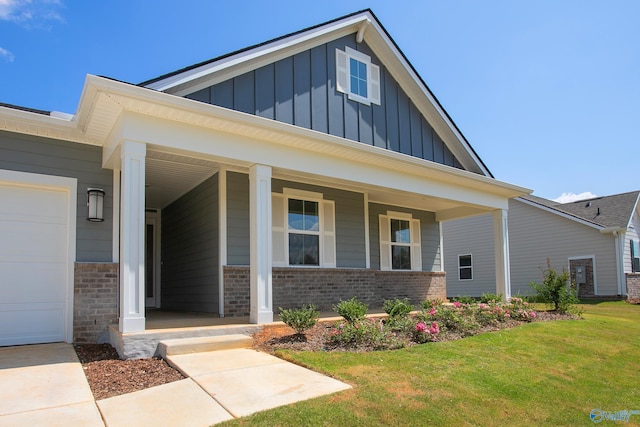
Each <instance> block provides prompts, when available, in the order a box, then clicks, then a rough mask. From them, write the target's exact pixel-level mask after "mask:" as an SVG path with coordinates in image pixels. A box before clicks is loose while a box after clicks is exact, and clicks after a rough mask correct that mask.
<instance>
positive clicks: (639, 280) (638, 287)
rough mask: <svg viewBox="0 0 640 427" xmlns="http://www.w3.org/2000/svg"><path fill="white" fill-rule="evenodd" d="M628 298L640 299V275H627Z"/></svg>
mask: <svg viewBox="0 0 640 427" xmlns="http://www.w3.org/2000/svg"><path fill="white" fill-rule="evenodd" d="M626 276H627V298H628V299H640V273H627V274H626Z"/></svg>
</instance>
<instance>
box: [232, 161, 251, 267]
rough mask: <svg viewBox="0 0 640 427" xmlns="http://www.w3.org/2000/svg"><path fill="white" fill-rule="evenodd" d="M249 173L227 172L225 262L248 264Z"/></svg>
mask: <svg viewBox="0 0 640 427" xmlns="http://www.w3.org/2000/svg"><path fill="white" fill-rule="evenodd" d="M249 231H250V227H249V175H247V174H243V173H237V172H227V264H228V265H249V262H250V253H249V251H250V247H249V238H250V235H249Z"/></svg>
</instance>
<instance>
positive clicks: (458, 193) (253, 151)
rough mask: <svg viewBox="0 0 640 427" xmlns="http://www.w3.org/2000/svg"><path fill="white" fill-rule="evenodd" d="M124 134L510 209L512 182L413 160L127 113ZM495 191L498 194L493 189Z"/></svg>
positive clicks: (158, 143)
mask: <svg viewBox="0 0 640 427" xmlns="http://www.w3.org/2000/svg"><path fill="white" fill-rule="evenodd" d="M122 132H123V133H122V135H121V137H120V138H119V139H120V140H127V141H145V140H146V141H148V142H149V143H150V144H153V145H156V146H162V147H167V148H169V149H173V150H185V151H190V152H193V153H201V155H204V156H206V157H209V158H217V159H219V161H221V162H227V161H230V162H234V161H235V162H237V161H238V160H242V161H243V162H244V163H245V164H247V165H251V164H256V163H258V164H264V165H269V166H271V167H273V168H280V169H284V170H293V171H300V172H304V173H308V174H312V175H316V176H325V177H327V178H329V179H337V180H341V181H346V182H352V183H363V184H367V185H372V186H376V187H380V188H387V189H389V190H402V191H406V192H410V193H413V194H417V195H422V196H427V197H437V198H441V199H447V200H454V201H459V202H464V203H468V204H473V205H478V206H486V207H491V208H496V209H506V207H507V201H508V199H507V197H505V196H504V195H502V194H500V193H501V190H502V189H503V188H504V185H508V184H501V183H493V187H490V186H489V185H488V183H486V182H477V183H478V184H479V185H478V186H474V185H473V182H472V181H467V182H466V185H461V184H460V183H461V182H462V181H463V180H462V179H460V180H459V182H456V180H443V179H442V178H443V177H445V178H446V177H447V174H446V173H445V174H442V173H440V174H419V173H411V172H407V171H406V170H407V167H408V166H409V165H410V164H411V163H413V162H411V161H410V160H407V159H403V160H404V161H403V162H390V163H387V164H384V165H380V164H372V163H371V162H370V161H368V160H369V159H368V158H367V157H363V158H362V160H360V159H353V158H351V159H349V158H344V157H341V156H338V155H334V154H332V153H328V152H326V151H325V152H323V151H319V150H313V147H311V149H309V147H305V146H293V145H288V144H278V143H272V142H270V141H265V140H263V139H258V138H255V137H254V138H252V137H248V136H246V135H238V134H233V133H226V132H221V131H215V130H211V129H207V128H204V127H199V126H191V125H189V124H185V123H177V122H169V121H166V120H162V119H158V118H154V117H149V116H142V115H139V114H135V113H127V114H125V115H124V119H123V123H122ZM351 144H354V143H351ZM403 164H404V167H403ZM447 172H451V171H447ZM438 178H440V179H438ZM467 178H468V177H467ZM478 178H481V180H480V181H483V180H482V178H485V179H486V177H482V176H479V175H478ZM490 189H493V190H494V192H490V191H487V190H490Z"/></svg>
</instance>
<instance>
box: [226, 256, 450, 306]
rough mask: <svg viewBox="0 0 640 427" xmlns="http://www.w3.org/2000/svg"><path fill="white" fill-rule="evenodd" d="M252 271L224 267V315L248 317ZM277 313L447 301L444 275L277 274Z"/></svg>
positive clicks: (312, 271)
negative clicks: (344, 304) (351, 304)
mask: <svg viewBox="0 0 640 427" xmlns="http://www.w3.org/2000/svg"><path fill="white" fill-rule="evenodd" d="M249 280H250V272H249V267H238V266H225V267H224V301H225V303H224V315H225V316H228V317H234V316H248V315H249V310H250V297H249ZM272 286H273V310H274V312H275V313H277V311H278V307H282V308H296V307H300V306H302V305H304V304H314V305H315V306H316V307H317V308H318V309H319V310H321V311H330V310H331V308H332V307H333V305H334V304H336V303H338V302H339V301H340V300H347V299H349V298H351V297H354V296H355V297H356V298H357V299H358V300H360V301H362V302H364V303H366V304H368V305H369V306H370V307H382V304H383V302H384V301H385V300H388V299H393V298H409V300H410V301H411V302H412V303H414V304H418V303H420V302H422V301H424V300H427V299H436V298H439V299H442V300H444V299H446V295H447V291H446V274H445V273H444V272H426V271H376V270H367V269H343V268H334V269H328V268H327V269H325V268H280V267H279V268H273V270H272Z"/></svg>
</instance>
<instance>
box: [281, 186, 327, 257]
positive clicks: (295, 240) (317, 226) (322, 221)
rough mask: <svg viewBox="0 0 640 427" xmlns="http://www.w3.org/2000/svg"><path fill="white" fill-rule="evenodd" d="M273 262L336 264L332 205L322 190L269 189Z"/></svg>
mask: <svg viewBox="0 0 640 427" xmlns="http://www.w3.org/2000/svg"><path fill="white" fill-rule="evenodd" d="M271 203H272V223H273V224H272V244H273V265H274V266H276V267H284V266H307V267H314V266H315V267H335V266H336V243H335V205H334V202H333V201H332V200H324V199H323V195H322V193H315V192H310V191H303V190H296V189H290V188H285V189H284V190H283V193H282V194H280V193H272V195H271Z"/></svg>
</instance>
